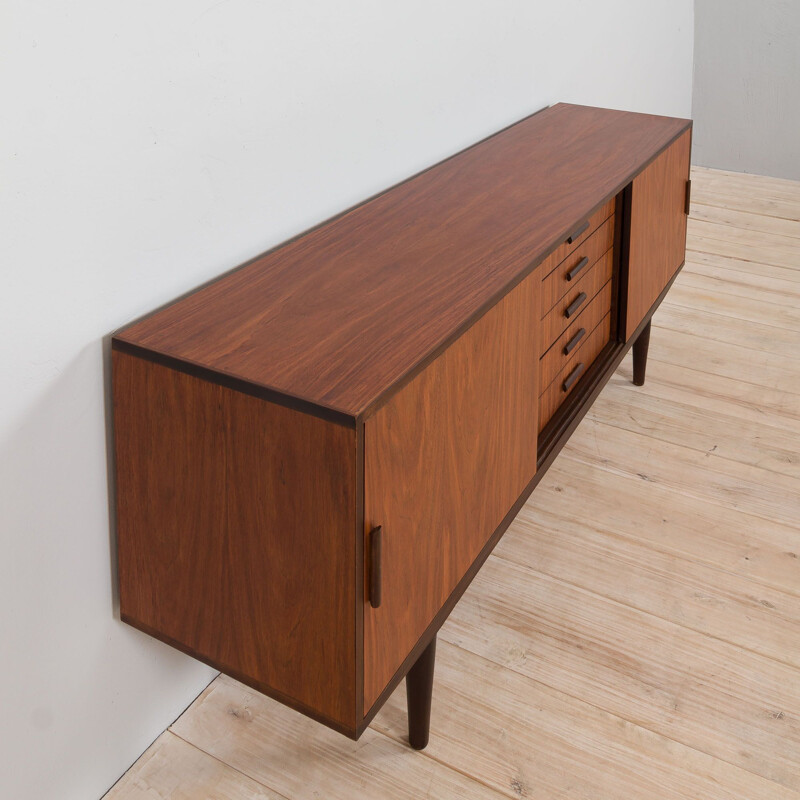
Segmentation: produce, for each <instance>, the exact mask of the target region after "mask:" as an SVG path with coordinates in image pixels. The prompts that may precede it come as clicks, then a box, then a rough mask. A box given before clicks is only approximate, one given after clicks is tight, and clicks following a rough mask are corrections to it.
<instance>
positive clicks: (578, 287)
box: [539, 250, 614, 355]
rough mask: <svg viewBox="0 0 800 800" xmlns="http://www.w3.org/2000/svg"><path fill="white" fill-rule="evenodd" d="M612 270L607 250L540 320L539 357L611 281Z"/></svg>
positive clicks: (612, 263) (611, 261) (612, 260)
mask: <svg viewBox="0 0 800 800" xmlns="http://www.w3.org/2000/svg"><path fill="white" fill-rule="evenodd" d="M613 268H614V258H613V251H612V250H609V251H608V252H607V253H606V254H605V255H604V256H603V257H602V258H601V259H600V260H599V261H597V262H596V263H595V264H594V266H593V267H591V268H590V269H589V270H588V272H586V273H585V274H584V276H583V277H582V278H580V279H579V280H578V281H577V282H576V284H575V287H574V288H573V289H570V290H569V291H568V292H567V293H566V294H565V295H564V296H563V297H562V298H561V299H560V300H559V301H558V302H557V303H556V304H555V306H553V308H552V309H550V311H548V312H547V314H546V316H545V317H544V319H543V320H542V337H541V345H542V346H541V350H540V353H539V355H544V353H545V352H546V351H547V350H549V349H550V347H551V346H552V344H553V342H555V340H556V339H558V337H559V336H561V334H562V333H564V331H565V330H566V329H567V328H568V327H569V326H570V324H571V323H572V322H574V321H575V319H576V318H577V316H578V314H579V313H580V312H581V311H583V309H584V308H585V307H586V306H588V305H589V302H590V301H591V300H592V298H594V296H595V295H596V294H598V292H599V291H600V290H601V289H602V288H603V286H605V285H606V283H608V281H609V280H610V279H611V273H612V271H613Z"/></svg>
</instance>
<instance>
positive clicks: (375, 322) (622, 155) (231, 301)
mask: <svg viewBox="0 0 800 800" xmlns="http://www.w3.org/2000/svg"><path fill="white" fill-rule="evenodd" d="M690 125H691V122H690V121H689V120H681V119H674V118H671V117H657V116H651V115H647V114H634V113H630V112H624V111H611V110H606V109H597V108H589V107H584V106H574V105H567V104H558V105H555V106H551V107H550V108H547V109H545V110H543V111H541V112H539V113H537V114H534V115H532V116H530V117H527V118H525V119H523V120H522V121H520V122H518V123H516V124H515V125H512V126H511V127H509V128H506V129H504V130H502V131H500V132H499V133H497V134H495V135H493V136H491V137H489V138H488V139H485V140H483V141H482V142H479V143H478V144H476V145H473V146H472V147H470V148H468V149H467V150H464V151H462V152H461V153H459V154H457V155H455V156H453V157H451V158H449V159H447V160H445V161H442V162H440V163H439V164H437V165H435V166H433V167H431V168H430V169H428V170H426V171H424V172H422V173H420V174H418V175H416V176H414V177H413V178H410V179H409V180H407V181H405V182H403V183H401V184H398V185H397V186H395V187H393V188H391V189H389V190H387V191H386V192H384V193H383V194H380V195H378V196H376V197H374V198H372V199H371V200H368V201H366V202H365V203H363V204H361V205H359V206H356V207H355V208H352V209H350V210H349V211H346V212H345V213H343V214H342V215H340V216H338V217H335V218H333V219H332V220H329V221H328V222H325V223H323V224H322V225H320V226H318V227H316V228H314V229H312V230H311V231H309V232H307V233H305V234H303V235H301V236H299V237H297V238H295V239H293V240H291V241H289V242H288V243H286V244H284V245H281V246H279V247H278V248H276V249H274V250H271V251H270V252H268V253H265V254H264V255H262V256H259V257H258V258H256V259H255V260H253V261H251V262H249V263H248V264H245V265H244V266H242V267H239V268H237V269H236V270H234V271H232V272H229V273H227V274H225V275H223V276H222V277H220V278H219V279H217V280H215V281H213V282H212V283H210V284H208V285H206V286H204V287H202V288H200V289H198V290H196V291H195V292H192V293H191V294H189V295H187V296H185V297H183V298H181V299H179V300H177V301H175V302H174V303H172V304H170V305H168V306H166V307H164V308H162V309H161V310H159V311H157V312H155V313H154V314H152V315H150V316H148V317H145V318H144V319H142V320H140V321H138V322H136V323H134V324H132V325H130V326H129V327H127V328H125V329H123V330H121V331H119V332H117V333H116V334H115V336H114V343H115V346H116V347H125V346H126V345H127V346H128V348H133V349H135V350H137V351H138V350H139V349H140V348H141V349H143V350H144V351H150V352H151V353H153V354H155V355H156V357H160V358H162V359H163V358H166V360H167V362H168V363H169V362H170V361H172V360H173V359H174V360H176V362H183V363H185V364H187V365H190V366H191V367H192V368H193V369H199V370H200V371H205V370H208V371H210V372H211V373H217V374H218V375H219V376H221V377H224V378H231V379H234V380H238V381H243V382H245V383H247V384H251V385H253V386H254V387H258V388H262V389H264V390H267V391H270V392H271V393H273V394H274V393H277V395H284V396H285V397H286V398H287V402H290V401H291V399H297V400H299V401H302V402H301V405H302V406H303V407H304V408H306V410H310V411H311V412H312V413H318V414H319V415H320V416H325V417H328V418H332V419H334V420H338V421H340V422H344V423H345V424H347V421H348V420H354V419H355V418H357V417H358V416H359V415H361V416H364V415H365V414H368V413H369V412H370V411H371V410H373V409H374V408H375V407H377V406H378V405H379V404H380V402H381V401H382V400H384V399H385V398H386V397H387V396H388V395H390V394H391V392H392V390H393V389H395V388H397V387H398V386H399V385H402V384H403V383H404V382H405V381H406V380H407V379H408V378H410V377H411V376H412V375H413V374H415V373H416V371H418V369H419V368H420V367H421V366H422V365H424V364H425V363H427V362H428V361H429V360H430V358H432V357H433V356H435V355H436V354H437V353H438V352H439V351H440V350H441V348H442V347H443V346H445V345H446V344H447V343H448V342H450V341H451V340H452V339H453V337H454V336H456V335H458V334H459V333H460V332H461V331H463V330H464V329H465V328H466V327H467V326H468V325H470V324H471V323H472V322H473V321H474V320H475V319H476V318H477V317H478V316H479V315H480V314H482V313H483V312H484V311H485V310H486V309H487V308H489V307H490V306H491V305H492V304H493V303H495V302H496V301H497V300H498V299H499V298H500V297H501V296H502V295H503V294H505V292H507V291H508V290H509V289H510V288H511V287H512V286H514V285H515V284H516V283H517V282H518V281H519V280H521V279H522V278H523V277H524V276H525V275H526V274H527V273H528V272H529V271H530V269H531V268H532V267H533V266H535V264H536V263H538V262H539V261H540V260H541V259H542V258H543V257H544V256H546V255H547V254H548V253H549V252H550V251H551V250H553V249H554V248H555V247H556V246H557V245H558V244H560V243H561V242H562V241H563V240H564V239H565V238H566V237H567V236H568V235H569V233H570V230H571V228H572V227H574V226H575V224H576V222H578V221H580V220H582V219H583V218H584V217H586V216H588V215H589V214H590V213H591V212H592V211H593V210H594V209H595V208H596V207H597V206H599V205H600V204H601V203H603V202H605V201H606V200H608V199H609V198H610V197H612V196H613V195H614V194H616V193H617V192H618V191H619V190H620V189H621V188H622V187H623V186H625V185H626V184H627V183H628V182H629V181H630V180H631V178H632V177H633V176H634V175H635V174H636V173H637V172H638V171H639V170H641V169H642V167H643V166H644V165H646V164H647V163H648V162H649V161H650V160H652V159H653V158H654V157H655V156H656V155H657V154H658V153H659V152H660V151H661V150H663V148H664V147H666V146H667V145H668V144H669V143H670V142H671V141H673V140H674V139H675V138H676V137H677V136H678V135H680V133H682V132H683V131H684V130H686V128H688V127H689V126H690ZM145 355H146V353H145ZM212 377H213V376H212Z"/></svg>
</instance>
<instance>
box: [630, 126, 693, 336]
mask: <svg viewBox="0 0 800 800" xmlns="http://www.w3.org/2000/svg"><path fill="white" fill-rule="evenodd" d="M690 147H691V129H690V130H687V131H686V132H685V133H683V134H682V135H681V136H679V137H678V138H677V139H676V140H675V141H674V142H673V143H672V144H671V145H670V146H669V147H668V148H667V149H666V150H665V151H664V152H663V153H661V155H660V156H658V158H656V160H655V161H653V163H652V164H650V166H648V167H647V168H646V169H644V170H643V171H642V172H641V174H639V175H638V176H637V177H636V178H634V181H633V187H632V196H631V217H630V245H629V251H628V252H629V257H628V270H629V272H628V306H627V320H626V326H625V332H626V333H625V336H626V340H627V339H630V337H631V335H632V334H633V332H634V331H635V330H636V328H637V326H638V325H639V323H640V322H641V321H642V319H643V318H644V315H645V314H646V313H647V312H648V311H649V310H650V308H651V306H652V305H653V303H654V302H655V301H656V298H657V297H658V296H659V294H661V291H662V290H663V289H664V287H665V286H666V285H667V284H668V283H669V281H670V278H672V276H673V275H674V274H675V272H676V271H677V269H678V267H680V265H681V264H682V263H683V261H684V258H685V256H686V220H687V216H686V211H685V205H686V181H687V180H688V179H689V151H690Z"/></svg>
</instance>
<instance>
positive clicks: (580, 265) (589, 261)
mask: <svg viewBox="0 0 800 800" xmlns="http://www.w3.org/2000/svg"><path fill="white" fill-rule="evenodd" d="M613 245H614V216H613V215H612V216H611V217H609V218H608V219H607V220H606V221H605V222H604V223H603V224H602V225H601V226H600V227H599V228H598V229H597V230H596V231H595V232H594V233H593V234H592V235H591V236H590V237H589V238H588V239H586V241H584V242H583V243H582V244H580V245H579V246H578V247H576V248H575V250H574V251H573V252H572V253H571V254H570V255H569V256H567V258H565V259H564V260H563V261H562V262H561V263H560V264H559V265H558V266H557V267H556V268H555V269H554V270H553V271H552V272H551V273H550V274H549V275H548V276H547V277H545V278H544V280H542V316H543V317H544V316H545V315H546V314H547V313H548V312H549V311H550V310H551V309H552V308H553V306H554V305H555V304H556V303H557V302H558V301H559V300H560V299H561V298H562V297H563V296H564V295H565V294H566V293H567V292H568V291H569V290H570V289H571V288H572V287H573V286H575V284H576V283H577V282H578V280H580V278H582V277H583V275H584V274H585V273H586V272H588V271H589V269H591V267H592V266H593V265H594V264H595V262H597V260H598V259H599V258H600V257H601V256H603V255H605V254H606V253H607V252H608V251H609V250H610V249H611V248H612V247H613Z"/></svg>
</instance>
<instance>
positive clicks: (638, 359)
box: [633, 322, 650, 386]
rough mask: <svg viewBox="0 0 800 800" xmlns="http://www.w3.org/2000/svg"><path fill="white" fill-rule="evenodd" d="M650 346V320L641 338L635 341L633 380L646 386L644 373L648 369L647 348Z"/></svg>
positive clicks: (638, 384)
mask: <svg viewBox="0 0 800 800" xmlns="http://www.w3.org/2000/svg"><path fill="white" fill-rule="evenodd" d="M649 346H650V323H649V322H648V323H647V325H645V327H644V328H642V332H641V333H640V334H639V338H638V339H637V340H636V341H635V342H634V343H633V382H634V383H635V384H636V385H637V386H644V373H645V370H646V369H647V348H648V347H649Z"/></svg>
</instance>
